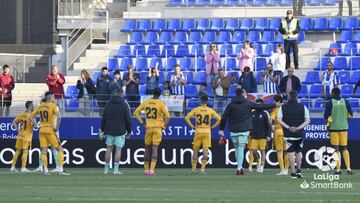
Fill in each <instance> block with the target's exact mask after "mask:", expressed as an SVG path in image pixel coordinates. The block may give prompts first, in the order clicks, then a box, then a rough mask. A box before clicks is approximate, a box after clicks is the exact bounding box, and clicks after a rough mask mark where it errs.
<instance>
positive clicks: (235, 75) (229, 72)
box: [226, 71, 240, 82]
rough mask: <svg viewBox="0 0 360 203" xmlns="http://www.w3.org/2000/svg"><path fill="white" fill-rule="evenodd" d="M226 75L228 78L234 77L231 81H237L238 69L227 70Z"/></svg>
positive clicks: (238, 76)
mask: <svg viewBox="0 0 360 203" xmlns="http://www.w3.org/2000/svg"><path fill="white" fill-rule="evenodd" d="M226 76H227V77H230V78H234V79H235V80H234V81H233V82H236V81H238V80H239V78H240V74H239V71H227V73H226Z"/></svg>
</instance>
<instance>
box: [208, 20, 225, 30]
mask: <svg viewBox="0 0 360 203" xmlns="http://www.w3.org/2000/svg"><path fill="white" fill-rule="evenodd" d="M224 26H225V23H224V20H223V19H221V18H217V19H213V20H211V27H210V29H209V30H211V31H217V32H218V31H220V30H221V29H223V28H224Z"/></svg>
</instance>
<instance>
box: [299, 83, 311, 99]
mask: <svg viewBox="0 0 360 203" xmlns="http://www.w3.org/2000/svg"><path fill="white" fill-rule="evenodd" d="M299 97H309V90H308V86H307V85H304V84H302V85H301V89H300V92H299Z"/></svg>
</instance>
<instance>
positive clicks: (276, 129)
mask: <svg viewBox="0 0 360 203" xmlns="http://www.w3.org/2000/svg"><path fill="white" fill-rule="evenodd" d="M278 112H279V107H276V108H274V110H273V111H272V112H271V119H272V120H273V121H274V132H275V136H283V133H282V130H283V129H282V126H281V125H280V123H279V122H278ZM279 131H280V132H281V133H277V132H279Z"/></svg>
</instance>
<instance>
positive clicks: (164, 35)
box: [155, 31, 172, 44]
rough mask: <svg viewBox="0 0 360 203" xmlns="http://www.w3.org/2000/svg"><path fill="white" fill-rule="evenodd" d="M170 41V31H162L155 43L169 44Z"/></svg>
mask: <svg viewBox="0 0 360 203" xmlns="http://www.w3.org/2000/svg"><path fill="white" fill-rule="evenodd" d="M171 41H172V32H169V31H163V32H161V34H160V39H159V41H158V42H155V44H169V43H170V42H171Z"/></svg>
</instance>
